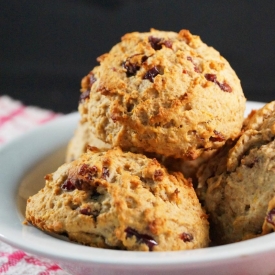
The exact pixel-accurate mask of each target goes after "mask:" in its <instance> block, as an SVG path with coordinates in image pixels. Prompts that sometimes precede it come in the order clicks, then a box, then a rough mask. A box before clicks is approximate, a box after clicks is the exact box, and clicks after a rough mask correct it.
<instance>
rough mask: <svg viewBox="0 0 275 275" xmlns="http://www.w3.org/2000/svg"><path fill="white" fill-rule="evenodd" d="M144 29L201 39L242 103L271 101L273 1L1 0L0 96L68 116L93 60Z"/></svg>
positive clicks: (274, 80) (274, 91)
mask: <svg viewBox="0 0 275 275" xmlns="http://www.w3.org/2000/svg"><path fill="white" fill-rule="evenodd" d="M151 27H153V28H156V29H160V30H170V31H177V32H178V31H179V30H180V29H183V28H185V29H189V30H190V31H191V33H193V34H197V35H200V37H201V38H202V40H203V41H204V42H206V43H207V44H208V45H210V46H213V47H215V48H216V49H217V50H218V51H220V53H221V54H222V55H223V56H224V57H225V58H226V59H227V60H228V61H229V62H230V64H231V66H232V67H233V68H234V70H235V71H236V73H237V75H238V76H239V78H240V79H241V83H242V86H243V89H244V93H245V95H246V97H247V99H248V100H255V101H265V102H267V101H271V100H274V99H275V1H274V0H262V1H254V0H249V1H230V0H229V1H217V0H211V1H206V0H196V1H195V0H194V1H191V0H190V1H176V0H159V1H157V0H152V1H150V0H147V1H145V0H139V1H138V0H128V1H123V0H120V1H119V0H117V1H116V0H110V1H108V0H105V1H104V0H102V1H100V0H98V1H96V0H94V1H92V0H90V1H88V0H86V1H85V0H78V1H73V0H59V1H58V0H47V1H39V0H28V1H22V0H19V1H14V0H0V79H1V81H0V94H7V95H10V96H12V97H14V98H16V99H19V100H22V101H23V103H25V104H27V105H37V106H40V107H43V108H49V109H52V110H54V111H56V112H64V113H68V112H71V111H75V110H77V105H78V98H79V87H80V80H81V78H82V77H83V76H84V75H86V74H87V73H88V72H89V71H90V70H91V69H92V68H93V67H94V66H95V65H96V64H97V62H96V57H97V56H99V55H101V54H103V53H105V52H107V51H109V50H110V48H111V47H112V46H113V45H114V44H115V43H117V42H119V41H120V37H121V36H122V35H123V34H125V33H126V32H131V31H148V30H149V29H150V28H151Z"/></svg>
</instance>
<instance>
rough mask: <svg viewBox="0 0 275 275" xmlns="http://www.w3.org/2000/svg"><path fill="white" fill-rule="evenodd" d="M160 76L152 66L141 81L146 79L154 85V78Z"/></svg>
mask: <svg viewBox="0 0 275 275" xmlns="http://www.w3.org/2000/svg"><path fill="white" fill-rule="evenodd" d="M158 74H160V71H159V69H158V68H157V67H156V66H154V67H153V68H152V69H150V70H149V71H148V72H147V73H146V74H145V75H144V76H143V79H148V80H150V81H151V82H152V83H154V78H155V77H156V76H157V75H158Z"/></svg>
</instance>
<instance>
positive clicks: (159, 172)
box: [154, 170, 163, 181]
mask: <svg viewBox="0 0 275 275" xmlns="http://www.w3.org/2000/svg"><path fill="white" fill-rule="evenodd" d="M162 179H163V172H162V170H155V172H154V180H156V181H162Z"/></svg>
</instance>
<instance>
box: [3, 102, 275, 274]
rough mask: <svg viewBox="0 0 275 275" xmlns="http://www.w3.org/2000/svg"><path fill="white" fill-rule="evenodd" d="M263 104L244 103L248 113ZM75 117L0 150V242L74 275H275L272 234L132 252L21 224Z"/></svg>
mask: <svg viewBox="0 0 275 275" xmlns="http://www.w3.org/2000/svg"><path fill="white" fill-rule="evenodd" d="M262 105H263V104H262V103H257V102H248V103H247V112H246V114H247V113H248V112H249V111H250V110H251V109H258V108H259V107H261V106H262ZM78 119H79V116H78V114H77V113H73V114H70V115H66V116H64V117H62V118H59V119H57V120H55V121H53V122H51V123H48V124H46V125H44V126H41V127H39V128H37V129H35V130H34V131H31V132H29V133H27V134H26V135H24V136H22V137H20V138H19V139H16V140H14V141H12V142H10V143H8V144H6V145H5V146H3V147H2V148H1V149H0V187H1V190H0V239H1V240H2V241H4V242H6V243H8V244H10V245H12V246H14V247H17V248H19V249H22V250H24V251H26V252H29V253H32V254H34V255H38V256H42V257H45V258H48V259H52V260H54V261H55V262H56V263H58V264H59V265H60V266H61V267H62V268H63V269H64V270H67V271H69V272H71V274H74V275H86V274H93V275H95V274H119V275H122V274H157V275H160V274H173V275H174V274H175V275H176V274H181V275H184V274H188V275H192V274H195V275H200V274H203V275H207V274H211V275H215V274H217V275H224V274H228V275H229V274H230V275H234V274H240V275H245V274H249V275H254V274H255V275H259V274H260V275H265V274H269V275H271V274H275V261H274V258H275V234H274V233H271V234H269V235H266V236H263V237H259V238H256V239H253V240H248V241H243V242H240V243H235V244H230V245H224V246H217V247H209V248H204V249H197V250H189V251H178V252H153V253H150V252H130V251H116V250H109V249H100V248H92V247H87V246H82V245H78V244H75V243H71V242H68V241H65V240H63V239H60V238H56V237H53V236H51V235H48V234H46V233H44V232H42V231H40V230H38V229H36V228H34V227H32V226H26V225H23V224H22V222H23V221H24V211H25V204H26V199H27V198H28V197H29V196H30V195H32V194H34V193H36V192H37V191H38V190H39V189H40V188H41V187H42V186H43V185H44V178H43V177H44V175H45V174H47V173H49V172H53V171H55V170H56V169H57V167H58V166H59V165H61V164H62V163H63V160H64V155H65V148H66V145H67V142H68V141H69V139H70V138H71V136H72V135H73V132H74V129H75V127H76V124H77V121H78Z"/></svg>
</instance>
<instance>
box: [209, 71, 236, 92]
mask: <svg viewBox="0 0 275 275" xmlns="http://www.w3.org/2000/svg"><path fill="white" fill-rule="evenodd" d="M204 77H205V78H206V79H207V80H208V81H211V82H214V83H215V84H217V85H218V86H219V87H220V89H221V90H223V91H224V92H227V93H231V92H232V88H231V87H230V86H229V85H228V84H227V83H226V82H223V83H220V82H219V81H218V80H217V76H216V75H215V74H205V75H204Z"/></svg>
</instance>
